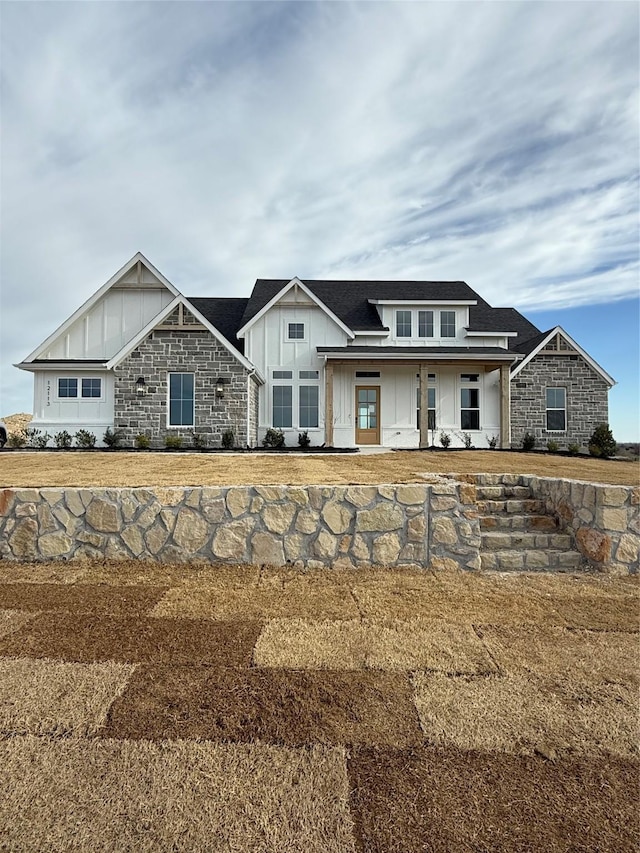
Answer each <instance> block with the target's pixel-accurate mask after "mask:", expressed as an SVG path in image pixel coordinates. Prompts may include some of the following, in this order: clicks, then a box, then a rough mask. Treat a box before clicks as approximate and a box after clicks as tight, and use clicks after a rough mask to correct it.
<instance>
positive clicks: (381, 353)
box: [318, 346, 517, 448]
mask: <svg viewBox="0 0 640 853" xmlns="http://www.w3.org/2000/svg"><path fill="white" fill-rule="evenodd" d="M318 356H319V357H320V358H322V359H323V360H324V401H325V417H324V430H325V433H324V439H325V444H326V445H327V446H337V445H339V446H374V445H380V446H386V447H397V448H416V447H419V448H427V447H429V446H431V445H433V444H438V441H439V437H440V434H441V433H445V434H447V435H448V436H449V438H450V439H451V446H452V447H455V446H464V441H465V438H466V436H470V437H471V440H472V443H473V445H474V446H476V447H482V446H487V445H488V444H489V443H490V442H492V441H495V443H496V446H498V447H501V448H508V447H509V446H510V384H509V373H510V367H511V365H512V364H513V363H514V362H515V361H516V360H517V356H516V355H514V354H513V353H510V352H508V351H507V350H504V349H500V348H486V347H464V348H462V347H459V348H456V350H455V351H454V352H452V351H451V349H448V350H446V351H439V348H427V347H425V348H422V347H419V348H418V347H406V348H402V349H401V348H397V347H373V346H371V347H341V348H328V347H318Z"/></svg>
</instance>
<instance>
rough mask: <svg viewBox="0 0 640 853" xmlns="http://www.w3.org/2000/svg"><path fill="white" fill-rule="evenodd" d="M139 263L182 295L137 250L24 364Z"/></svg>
mask: <svg viewBox="0 0 640 853" xmlns="http://www.w3.org/2000/svg"><path fill="white" fill-rule="evenodd" d="M138 263H141V264H143V265H144V266H145V267H147V269H148V270H149V271H150V272H151V273H152V274H153V275H154V276H155V277H156V278H157V279H158V281H159V282H160V283H161V284H162V285H164V287H166V288H167V290H169V291H170V292H171V293H172V294H173V295H174V296H180V291H179V290H178V289H177V288H176V287H175V286H174V285H173V284H171V282H170V281H169V279H167V278H165V277H164V276H163V275H162V273H161V272H160V271H159V270H157V269H156V268H155V267H154V266H153V264H152V263H151V262H150V261H148V260H147V259H146V258H145V256H144V255H143V254H142V252H136V253H135V255H134V256H133V257H132V258H131V259H130V260H129V261H127V263H126V264H125V265H124V266H123V267H121V268H120V269H119V270H118V272H117V273H115V274H114V275H112V276H111V278H110V279H109V281H106V282H105V283H104V284H103V285H102V287H100V288H99V289H98V290H96V292H95V293H94V294H93V296H90V297H89V299H87V301H86V302H85V303H84V304H83V305H81V306H80V307H79V308H78V310H77V311H75V312H74V313H73V314H72V315H71V316H70V317H69V318H68V319H67V320H65V322H64V323H63V324H62V325H61V326H58V328H57V329H56V330H55V332H53V333H52V334H51V335H49V337H48V338H47V339H46V340H45V341H43V342H42V343H41V344H40V346H38V347H36V349H34V351H33V352H31V353H29V355H28V356H27V357H26V358H25V359H24V361H23V362H22V364H25V363H26V362H30V361H33V360H34V359H35V358H36V357H37V356H39V355H40V353H42V352H44V351H45V350H46V349H48V348H49V346H50V345H51V344H52V343H53V342H54V341H55V340H56V338H58V337H59V336H60V335H62V334H64V332H66V331H67V329H69V328H70V326H72V325H73V323H75V321H76V320H77V319H78V318H79V317H82V315H83V314H85V313H86V312H87V311H89V309H91V308H92V307H93V306H94V305H95V304H96V302H98V300H99V299H100V298H101V297H102V296H103V295H104V294H105V293H106V292H107V291H108V290H109V289H110V288H111V287H113V285H114V284H117V283H118V282H119V281H120V279H122V278H124V277H125V276H126V275H127V273H129V272H130V271H131V270H132V269H133V268H134V267H135V266H136V265H137V264H138Z"/></svg>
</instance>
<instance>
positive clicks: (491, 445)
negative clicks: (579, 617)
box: [487, 435, 498, 450]
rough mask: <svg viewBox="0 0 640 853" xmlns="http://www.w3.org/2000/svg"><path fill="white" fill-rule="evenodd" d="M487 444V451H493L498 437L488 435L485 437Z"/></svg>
mask: <svg viewBox="0 0 640 853" xmlns="http://www.w3.org/2000/svg"><path fill="white" fill-rule="evenodd" d="M487 444H488V445H489V450H495V449H496V447H497V446H498V436H497V435H488V436H487Z"/></svg>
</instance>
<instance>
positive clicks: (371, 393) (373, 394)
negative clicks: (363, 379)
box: [358, 388, 378, 429]
mask: <svg viewBox="0 0 640 853" xmlns="http://www.w3.org/2000/svg"><path fill="white" fill-rule="evenodd" d="M377 426H378V392H377V390H376V389H375V388H358V429H377Z"/></svg>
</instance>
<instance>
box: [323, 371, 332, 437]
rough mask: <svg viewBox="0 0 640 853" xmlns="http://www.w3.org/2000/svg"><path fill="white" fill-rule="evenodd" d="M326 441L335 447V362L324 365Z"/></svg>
mask: <svg viewBox="0 0 640 853" xmlns="http://www.w3.org/2000/svg"><path fill="white" fill-rule="evenodd" d="M324 443H325V444H326V445H327V447H333V364H332V362H330V361H326V362H325V365H324Z"/></svg>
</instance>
